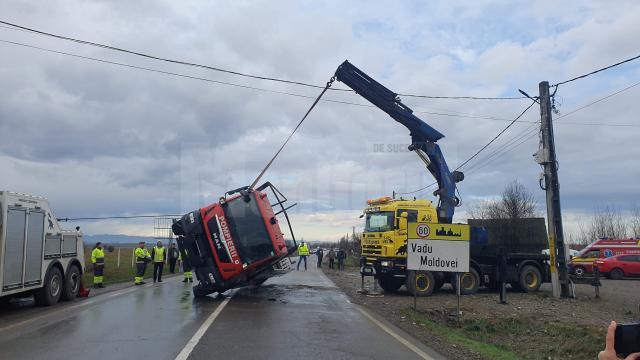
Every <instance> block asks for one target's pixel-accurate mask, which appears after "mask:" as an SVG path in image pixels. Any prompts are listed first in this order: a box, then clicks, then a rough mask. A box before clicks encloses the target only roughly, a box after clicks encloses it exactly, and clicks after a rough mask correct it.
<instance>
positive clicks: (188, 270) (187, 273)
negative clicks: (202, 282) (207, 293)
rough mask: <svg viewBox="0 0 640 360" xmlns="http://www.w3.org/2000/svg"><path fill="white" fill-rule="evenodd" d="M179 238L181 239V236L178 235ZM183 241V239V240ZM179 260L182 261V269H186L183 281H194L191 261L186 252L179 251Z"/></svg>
mask: <svg viewBox="0 0 640 360" xmlns="http://www.w3.org/2000/svg"><path fill="white" fill-rule="evenodd" d="M178 239H180V237H178ZM181 241H182V240H181ZM178 260H179V261H180V262H181V263H182V269H183V271H184V273H183V274H184V279H183V280H182V282H183V283H186V282H190V283H192V282H193V272H192V271H191V270H192V268H191V263H190V262H189V258H188V257H187V256H186V254H183V253H182V251H179V254H178Z"/></svg>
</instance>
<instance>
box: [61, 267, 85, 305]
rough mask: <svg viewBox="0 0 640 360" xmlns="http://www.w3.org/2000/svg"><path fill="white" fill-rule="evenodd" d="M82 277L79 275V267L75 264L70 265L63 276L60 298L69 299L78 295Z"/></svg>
mask: <svg viewBox="0 0 640 360" xmlns="http://www.w3.org/2000/svg"><path fill="white" fill-rule="evenodd" d="M81 282H82V277H80V269H78V267H77V266H75V265H71V266H70V267H69V270H67V273H66V275H65V277H64V286H63V287H62V300H65V301H71V300H73V299H75V298H76V296H78V292H80V284H81Z"/></svg>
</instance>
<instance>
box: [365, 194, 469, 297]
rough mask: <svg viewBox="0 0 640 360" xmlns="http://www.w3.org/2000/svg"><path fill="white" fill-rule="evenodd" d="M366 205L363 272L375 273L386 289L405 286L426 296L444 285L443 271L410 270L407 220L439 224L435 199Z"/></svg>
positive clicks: (376, 201)
mask: <svg viewBox="0 0 640 360" xmlns="http://www.w3.org/2000/svg"><path fill="white" fill-rule="evenodd" d="M367 205H368V206H367V207H366V208H365V210H364V217H365V226H364V232H363V234H362V257H361V260H360V262H361V274H362V275H363V276H374V277H375V278H376V279H377V281H378V284H380V286H381V287H382V288H383V289H384V290H385V291H387V292H392V291H396V290H398V289H399V288H400V287H401V286H402V285H406V287H407V290H408V291H409V292H410V293H412V294H414V293H415V294H416V295H419V296H425V295H429V294H431V293H432V292H433V291H434V290H437V289H439V288H440V287H442V285H443V284H444V283H445V281H446V279H445V274H443V273H433V272H428V271H407V239H408V233H407V231H408V223H430V224H437V223H438V221H437V219H438V217H437V212H436V208H435V206H433V204H432V202H431V201H428V200H404V199H392V198H391V197H381V198H378V199H374V200H369V201H367ZM475 287H476V288H477V284H476V285H475Z"/></svg>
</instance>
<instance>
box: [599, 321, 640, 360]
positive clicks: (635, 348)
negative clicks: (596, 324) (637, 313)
mask: <svg viewBox="0 0 640 360" xmlns="http://www.w3.org/2000/svg"><path fill="white" fill-rule="evenodd" d="M618 329H621V330H618ZM634 329H635V330H634ZM634 332H635V336H636V337H635V338H634V337H633V336H634ZM639 333H640V324H631V325H618V324H616V322H615V321H612V322H611V324H609V328H607V337H606V342H605V349H604V350H603V351H601V352H600V353H599V354H598V360H619V359H621V358H619V357H618V354H620V355H621V356H625V358H624V359H625V360H636V359H640V352H639V351H640V342H639V341H638V340H639V339H640V338H638V337H637V336H638V334H639ZM618 334H620V335H618ZM634 339H635V340H634Z"/></svg>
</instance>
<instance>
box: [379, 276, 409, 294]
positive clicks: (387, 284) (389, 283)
mask: <svg viewBox="0 0 640 360" xmlns="http://www.w3.org/2000/svg"><path fill="white" fill-rule="evenodd" d="M404 282H405V279H403V278H395V277H393V276H381V277H379V278H378V284H379V285H380V287H381V288H382V290H384V292H387V293H393V292H396V291H398V289H400V288H401V287H402V285H404Z"/></svg>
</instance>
